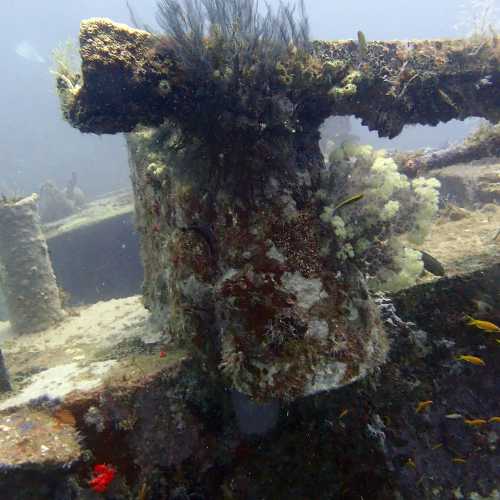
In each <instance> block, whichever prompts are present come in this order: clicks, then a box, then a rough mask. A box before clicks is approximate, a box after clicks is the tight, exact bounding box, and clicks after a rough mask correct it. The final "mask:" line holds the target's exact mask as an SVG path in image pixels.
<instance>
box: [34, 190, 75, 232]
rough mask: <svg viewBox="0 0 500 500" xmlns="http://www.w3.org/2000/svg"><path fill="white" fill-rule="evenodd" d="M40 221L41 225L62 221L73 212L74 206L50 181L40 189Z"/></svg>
mask: <svg viewBox="0 0 500 500" xmlns="http://www.w3.org/2000/svg"><path fill="white" fill-rule="evenodd" d="M39 211H40V219H41V220H42V222H43V223H46V222H53V221H55V220H59V219H64V217H68V216H69V215H71V214H73V213H74V212H75V204H74V202H73V201H72V200H70V199H68V198H67V197H66V195H65V194H64V192H63V191H61V190H60V189H58V188H57V186H56V185H55V184H54V183H53V182H50V181H47V182H44V183H43V184H42V186H41V187H40V200H39Z"/></svg>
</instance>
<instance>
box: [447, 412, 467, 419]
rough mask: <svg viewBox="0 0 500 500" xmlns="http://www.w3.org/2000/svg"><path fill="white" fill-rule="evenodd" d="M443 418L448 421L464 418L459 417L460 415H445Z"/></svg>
mask: <svg viewBox="0 0 500 500" xmlns="http://www.w3.org/2000/svg"><path fill="white" fill-rule="evenodd" d="M445 418H448V419H450V420H458V419H459V418H464V416H463V415H460V413H448V415H445Z"/></svg>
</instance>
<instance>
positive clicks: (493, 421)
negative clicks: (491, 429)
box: [488, 417, 500, 424]
mask: <svg viewBox="0 0 500 500" xmlns="http://www.w3.org/2000/svg"><path fill="white" fill-rule="evenodd" d="M488 423H490V424H500V417H491V418H490V419H489V420H488Z"/></svg>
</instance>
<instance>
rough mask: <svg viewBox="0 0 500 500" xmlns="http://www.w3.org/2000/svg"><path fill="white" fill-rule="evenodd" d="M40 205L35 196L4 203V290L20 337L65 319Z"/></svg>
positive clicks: (0, 244) (0, 220)
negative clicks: (21, 334)
mask: <svg viewBox="0 0 500 500" xmlns="http://www.w3.org/2000/svg"><path fill="white" fill-rule="evenodd" d="M36 204H37V195H35V194H34V195H32V196H29V197H27V198H24V199H21V200H18V201H16V200H13V201H9V200H6V201H1V202H0V233H1V235H2V237H1V238H0V261H1V262H2V266H3V272H2V274H3V276H2V278H1V280H2V290H3V292H4V294H5V298H6V302H7V308H8V312H9V320H10V322H11V325H12V329H13V330H14V331H15V332H17V333H28V332H35V331H39V330H43V329H45V328H47V327H48V326H50V325H52V324H54V323H56V322H58V321H60V320H61V319H62V318H63V317H64V312H63V310H62V308H61V300H60V297H59V290H58V288H57V284H56V279H55V276H54V272H53V270H52V264H51V262H50V257H49V254H48V251H47V243H46V241H45V238H44V236H43V233H42V230H41V227H40V218H39V216H38V211H37V205H36Z"/></svg>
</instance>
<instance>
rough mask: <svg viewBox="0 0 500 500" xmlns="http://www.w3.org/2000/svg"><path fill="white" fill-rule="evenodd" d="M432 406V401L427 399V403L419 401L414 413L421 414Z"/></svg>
mask: <svg viewBox="0 0 500 500" xmlns="http://www.w3.org/2000/svg"><path fill="white" fill-rule="evenodd" d="M431 404H432V401H431V400H430V399H428V400H427V401H420V403H418V405H417V408H416V409H415V413H421V412H423V411H425V410H426V409H427V408H429V406H430V405H431Z"/></svg>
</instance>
